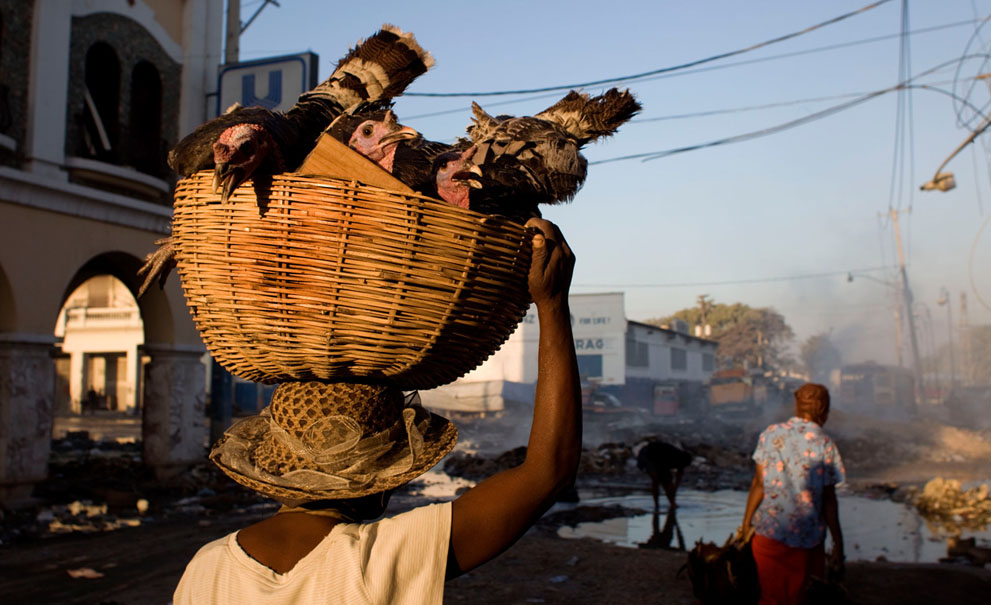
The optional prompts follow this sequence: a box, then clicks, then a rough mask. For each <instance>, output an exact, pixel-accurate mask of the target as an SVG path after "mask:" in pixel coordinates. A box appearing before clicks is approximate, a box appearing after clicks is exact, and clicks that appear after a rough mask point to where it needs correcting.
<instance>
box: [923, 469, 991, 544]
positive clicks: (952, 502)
mask: <svg viewBox="0 0 991 605" xmlns="http://www.w3.org/2000/svg"><path fill="white" fill-rule="evenodd" d="M914 503H915V507H916V508H917V509H918V510H919V512H920V513H921V514H922V515H923V516H924V517H925V518H926V520H927V521H930V522H932V523H935V524H936V525H939V526H941V527H942V529H943V530H944V531H946V532H947V533H950V534H955V535H959V534H960V532H962V531H963V530H979V529H982V528H985V527H987V526H988V525H991V485H989V484H987V483H983V484H981V485H978V486H976V487H972V488H970V489H967V490H964V489H963V487H962V486H961V484H960V482H959V481H957V480H956V479H943V478H942V477H936V478H935V479H932V480H930V481H929V482H928V483H926V485H925V487H924V488H922V491H921V492H919V493H918V494H916V496H915V498H914Z"/></svg>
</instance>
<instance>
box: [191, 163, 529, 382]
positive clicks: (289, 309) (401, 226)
mask: <svg viewBox="0 0 991 605" xmlns="http://www.w3.org/2000/svg"><path fill="white" fill-rule="evenodd" d="M212 178H213V173H212V172H211V171H204V172H200V173H197V174H195V175H193V176H191V177H190V178H187V179H183V180H181V181H179V184H178V185H177V187H176V192H175V210H174V215H173V220H172V239H173V242H174V244H175V246H176V261H177V263H178V269H179V274H180V275H181V277H182V285H183V289H184V291H185V295H186V301H187V303H188V304H189V308H190V310H191V312H192V315H193V320H194V321H195V323H196V327H197V328H198V329H199V331H200V334H201V336H202V337H203V341H204V342H205V344H206V346H207V348H208V349H209V350H210V352H211V354H213V356H214V358H215V359H216V360H217V361H218V362H219V363H220V364H221V365H223V366H224V367H225V368H227V369H228V370H229V371H231V372H232V373H234V374H236V375H238V376H241V377H243V378H246V379H248V380H254V381H259V382H265V383H273V382H284V381H292V380H296V381H301V380H330V381H341V382H348V381H353V382H379V381H383V382H386V381H387V382H389V383H391V384H394V385H396V386H399V387H401V388H408V389H414V388H416V389H427V388H432V387H435V386H439V385H442V384H446V383H448V382H451V381H452V380H455V379H457V378H458V377H460V376H462V375H464V374H465V373H467V372H469V371H471V370H472V369H474V368H475V367H477V366H478V365H479V364H480V363H482V361H484V360H485V359H486V358H487V357H489V356H490V355H491V354H492V353H494V352H495V351H496V350H497V349H498V348H499V346H501V345H502V343H503V342H505V340H506V339H507V338H508V337H509V335H510V334H511V333H512V332H513V330H514V329H515V327H516V325H517V324H518V323H519V321H520V319H521V318H522V317H523V315H524V314H525V313H526V310H527V308H528V306H529V304H530V299H529V294H528V292H527V282H526V280H527V272H528V268H529V264H530V247H529V243H528V242H529V238H527V237H525V236H524V228H523V227H522V226H521V225H519V224H517V223H514V222H511V221H509V220H506V219H502V218H500V217H491V216H486V215H482V214H478V213H475V212H470V211H467V210H461V209H458V208H454V207H452V206H449V205H447V204H444V203H442V202H439V201H436V200H432V199H430V198H424V197H420V196H417V195H411V194H403V193H397V192H394V191H390V190H386V189H380V188H375V187H369V186H364V185H361V184H359V183H356V182H354V181H348V180H344V179H337V178H329V177H312V176H308V177H303V176H300V175H296V174H282V175H277V176H275V177H274V178H273V180H272V184H271V188H270V189H269V191H268V192H267V196H263V203H262V204H261V205H259V202H258V200H256V198H255V195H254V192H253V189H252V187H251V186H243V187H240V188H238V189H237V191H236V192H235V193H234V194H233V195H232V196H231V197H230V199H229V200H228V202H227V203H226V204H222V203H221V201H220V196H219V195H218V194H216V193H214V192H213V191H212V188H211V182H212Z"/></svg>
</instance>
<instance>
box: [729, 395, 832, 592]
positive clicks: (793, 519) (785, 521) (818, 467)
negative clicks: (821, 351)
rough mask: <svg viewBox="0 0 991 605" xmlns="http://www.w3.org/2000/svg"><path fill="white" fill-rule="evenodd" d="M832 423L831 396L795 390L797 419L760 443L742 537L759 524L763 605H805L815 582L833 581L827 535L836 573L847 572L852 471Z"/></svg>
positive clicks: (768, 432) (756, 543)
mask: <svg viewBox="0 0 991 605" xmlns="http://www.w3.org/2000/svg"><path fill="white" fill-rule="evenodd" d="M828 417H829V391H828V390H827V389H826V387H824V386H822V385H820V384H812V383H807V384H805V385H802V387H801V388H799V389H798V390H797V391H795V416H793V417H792V418H791V419H789V420H788V421H787V422H783V423H780V424H772V425H771V426H769V427H767V429H765V430H764V432H763V433H761V435H760V438H759V439H758V443H757V448H756V450H755V451H754V456H753V459H754V462H755V463H756V470H755V472H754V478H753V481H752V482H751V484H750V493H749V495H748V497H747V508H746V511H745V512H744V515H743V526H742V527H741V532H740V533H741V534H744V533H747V532H749V530H750V527H751V522H752V523H753V529H754V532H755V533H754V537H753V542H752V547H753V553H754V559H755V560H756V562H757V575H758V577H759V579H760V588H761V599H760V603H761V604H765V603H768V604H769V603H774V604H790V603H799V602H801V601H802V598H803V596H804V591H805V589H806V588H807V586H808V583H809V581H810V579H811V577H812V576H817V577H820V578H825V550H824V542H825V537H826V529H827V528H828V529H829V534H830V536H831V537H832V539H833V550H832V552H831V554H830V563H831V566H832V567H834V568H835V569H838V570H839V569H842V566H843V533H842V532H841V531H840V520H839V512H838V509H837V504H836V488H835V486H836V484H837V483H841V482H842V481H843V480H844V476H845V471H844V469H843V461H842V460H841V459H840V452H839V450H837V449H836V444H834V443H833V440H832V439H830V438H829V436H828V435H827V434H826V433H825V432H824V431H823V430H822V425H824V424H825V423H826V419H827V418H828Z"/></svg>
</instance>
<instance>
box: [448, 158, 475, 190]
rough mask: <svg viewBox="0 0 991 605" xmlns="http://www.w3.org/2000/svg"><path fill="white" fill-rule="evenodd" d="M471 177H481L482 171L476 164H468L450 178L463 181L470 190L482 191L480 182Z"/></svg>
mask: <svg viewBox="0 0 991 605" xmlns="http://www.w3.org/2000/svg"><path fill="white" fill-rule="evenodd" d="M472 175H474V176H478V177H481V176H482V169H481V168H479V167H478V165H476V164H470V163H469V164H468V165H467V166H465V168H464V169H463V170H459V171H457V172H456V173H455V174H454V176H453V177H452V178H455V179H458V180H459V181H464V182H465V183H466V184H467V185H468V186H469V187H471V188H472V189H482V183H481V181H479V180H478V179H475V178H472Z"/></svg>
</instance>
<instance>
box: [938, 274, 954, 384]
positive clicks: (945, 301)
mask: <svg viewBox="0 0 991 605" xmlns="http://www.w3.org/2000/svg"><path fill="white" fill-rule="evenodd" d="M936 304H938V305H940V306H942V305H946V333H947V337H948V338H949V341H950V391H951V392H952V391H953V389H954V388H955V387H956V383H957V362H956V355H955V354H954V352H953V304H952V301H951V300H950V291H949V290H947V289H946V288H940V290H939V300H938V301H936Z"/></svg>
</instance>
